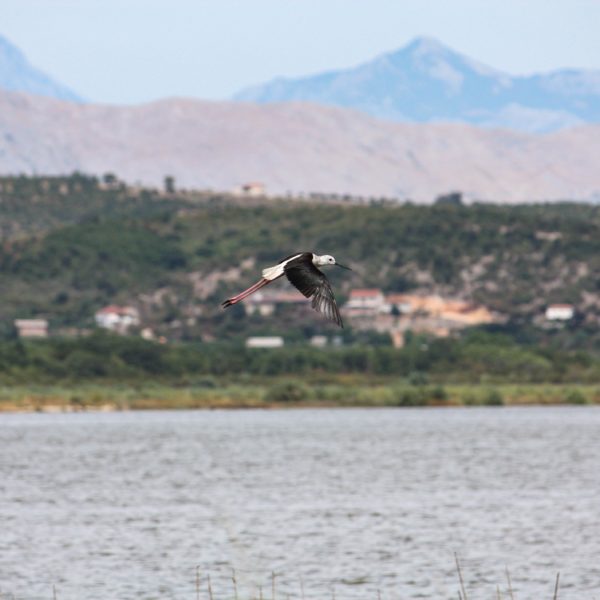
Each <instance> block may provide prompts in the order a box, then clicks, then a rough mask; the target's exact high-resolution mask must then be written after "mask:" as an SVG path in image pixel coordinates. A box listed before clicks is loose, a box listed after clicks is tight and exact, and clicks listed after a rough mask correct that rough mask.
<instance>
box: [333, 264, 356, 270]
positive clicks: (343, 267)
mask: <svg viewBox="0 0 600 600" xmlns="http://www.w3.org/2000/svg"><path fill="white" fill-rule="evenodd" d="M335 264H336V266H337V267H342V269H348V271H352V269H351V268H350V267H347V266H346V265H340V263H339V262H336V263H335Z"/></svg>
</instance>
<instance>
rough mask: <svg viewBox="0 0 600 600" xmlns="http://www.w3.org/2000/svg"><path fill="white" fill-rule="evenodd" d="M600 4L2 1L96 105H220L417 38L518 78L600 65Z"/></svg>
mask: <svg viewBox="0 0 600 600" xmlns="http://www.w3.org/2000/svg"><path fill="white" fill-rule="evenodd" d="M599 24H600V0H499V1H498V0H436V1H434V0H0V34H2V35H4V36H6V37H7V38H8V39H9V40H11V41H12V42H13V43H15V44H16V45H17V46H19V47H20V48H21V50H23V51H24V52H25V54H26V55H27V56H28V58H29V59H30V61H31V62H32V63H33V64H34V65H36V66H38V67H40V68H41V69H42V70H44V71H46V72H47V73H49V74H50V75H52V76H54V77H55V78H57V79H58V80H60V81H61V82H62V83H65V84H66V85H68V86H70V87H71V88H73V89H74V90H75V91H76V92H78V93H79V94H81V95H82V96H84V97H85V98H87V99H89V100H95V101H102V102H117V103H124V102H126V103H131V102H143V101H146V100H152V99H156V98H161V97H165V96H195V97H201V98H210V99H219V98H227V97H229V96H231V95H232V94H233V93H234V92H235V91H237V90H238V89H240V88H242V87H244V86H247V85H251V84H254V83H259V82H262V81H265V80H268V79H271V78H273V77H276V76H279V75H285V76H298V75H306V74H310V73H315V72H318V71H323V70H326V69H333V68H339V67H348V66H352V65H355V64H358V63H361V62H364V61H365V60H367V59H369V58H372V57H373V56H375V55H377V54H380V53H382V52H386V51H390V50H394V49H396V48H398V47H400V46H403V45H404V44H406V43H407V42H408V41H409V40H410V39H412V38H414V37H416V36H418V35H428V36H433V37H436V38H438V39H439V40H440V41H442V42H443V43H445V44H447V45H449V46H451V47H453V48H455V49H456V50H459V51H461V52H463V53H465V54H468V55H470V56H471V57H472V58H475V59H478V60H479V61H481V62H484V63H486V64H488V65H489V66H492V67H496V68H498V69H501V70H505V71H508V72H510V73H513V74H525V73H531V72H533V71H540V70H541V71H548V70H552V69H556V68H560V67H578V68H592V69H600V35H598V25H599Z"/></svg>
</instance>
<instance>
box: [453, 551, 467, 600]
mask: <svg viewBox="0 0 600 600" xmlns="http://www.w3.org/2000/svg"><path fill="white" fill-rule="evenodd" d="M454 560H455V561H456V570H457V571H458V580H459V581H460V589H461V591H462V597H463V598H464V600H469V598H468V596H467V592H466V590H465V581H464V579H463V574H462V569H461V568H460V562H459V560H458V554H456V552H455V553H454Z"/></svg>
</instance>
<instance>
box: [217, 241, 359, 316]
mask: <svg viewBox="0 0 600 600" xmlns="http://www.w3.org/2000/svg"><path fill="white" fill-rule="evenodd" d="M325 265H336V266H337V267H342V269H348V270H349V271H352V269H351V268H350V267H345V266H344V265H340V263H338V262H336V260H335V258H333V256H330V255H329V254H324V255H323V256H319V255H318V254H314V253H313V252H299V253H297V254H292V255H291V256H288V257H286V258H284V259H282V260H280V261H279V262H278V263H277V264H276V265H275V266H273V267H268V268H266V269H263V272H262V279H260V280H259V281H257V282H256V283H255V284H254V285H253V286H250V287H249V288H248V289H247V290H244V291H243V292H240V293H239V294H238V295H237V296H233V298H228V299H227V300H225V302H223V303H222V304H221V306H222V307H223V308H227V307H228V306H232V305H233V304H237V303H238V302H241V301H242V300H243V299H244V298H247V297H248V296H250V294H254V292H257V291H258V290H260V288H263V287H265V285H269V283H271V282H273V281H275V280H276V279H279V278H280V277H283V276H284V275H285V276H286V277H287V278H288V280H289V282H290V283H291V284H292V285H293V286H294V287H296V288H297V289H298V290H299V291H300V292H301V293H302V294H303V295H304V296H306V297H307V298H312V307H313V308H314V309H315V310H316V311H318V312H320V313H321V314H323V315H325V317H326V318H327V319H329V320H330V321H333V322H334V323H336V324H337V325H339V326H340V327H343V326H344V325H343V323H342V317H341V316H340V311H339V310H338V307H337V304H336V303H335V297H334V295H333V290H332V289H331V284H330V283H329V280H328V279H327V277H326V276H325V274H324V273H323V272H322V271H320V270H319V269H318V268H317V267H323V266H325Z"/></svg>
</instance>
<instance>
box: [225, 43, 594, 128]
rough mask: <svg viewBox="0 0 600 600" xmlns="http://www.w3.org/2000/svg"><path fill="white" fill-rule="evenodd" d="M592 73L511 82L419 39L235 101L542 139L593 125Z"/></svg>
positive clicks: (557, 74)
mask: <svg viewBox="0 0 600 600" xmlns="http://www.w3.org/2000/svg"><path fill="white" fill-rule="evenodd" d="M599 81H600V71H598V72H583V71H572V72H567V71H557V72H555V73H549V74H538V75H532V76H529V77H513V76H510V75H508V74H506V73H503V72H501V71H498V70H495V69H493V68H491V67H489V66H487V65H484V64H482V63H480V62H478V61H476V60H474V59H472V58H470V57H469V56H466V55H464V54H462V53H460V52H457V51H456V50H454V49H452V48H450V47H448V46H446V45H444V44H443V43H442V42H440V41H439V40H437V39H435V38H432V37H428V36H420V37H417V38H415V39H413V40H412V41H410V42H409V43H408V44H407V45H406V46H403V47H402V48H400V49H398V50H395V51H392V52H389V53H386V54H383V55H380V56H378V57H376V58H374V59H373V60H371V61H369V62H366V63H363V64H361V65H358V66H356V67H353V68H350V69H344V70H338V71H329V72H327V73H321V74H317V75H314V76H309V77H303V78H300V79H279V80H276V81H271V82H268V83H266V84H263V85H258V86H254V87H252V88H248V89H245V90H242V91H241V92H239V93H238V94H236V95H235V96H234V99H235V100H244V101H251V102H259V103H269V102H286V101H290V100H303V101H310V102H316V103H321V104H327V105H334V106H343V107H349V108H354V109H357V110H361V111H363V112H366V113H368V114H370V115H372V116H375V117H378V118H381V119H389V120H394V121H412V122H421V123H423V122H425V123H426V122H436V121H437V122H439V121H450V122H456V121H460V122H464V123H469V124H472V125H481V126H485V127H504V128H506V127H508V128H513V129H519V130H526V131H532V132H547V131H552V130H555V129H560V128H563V127H569V126H572V125H575V124H578V123H584V122H592V123H597V122H600V84H598V82H599Z"/></svg>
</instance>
